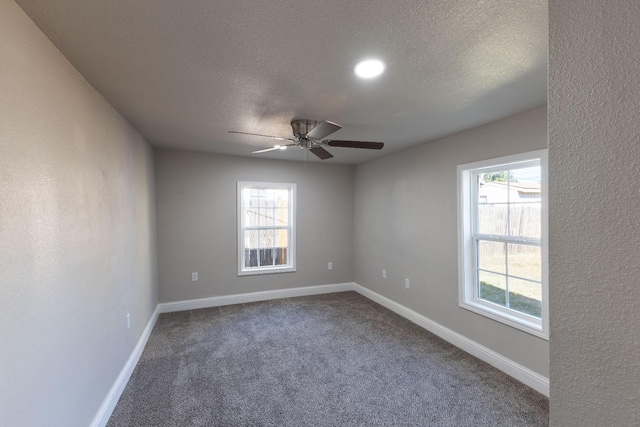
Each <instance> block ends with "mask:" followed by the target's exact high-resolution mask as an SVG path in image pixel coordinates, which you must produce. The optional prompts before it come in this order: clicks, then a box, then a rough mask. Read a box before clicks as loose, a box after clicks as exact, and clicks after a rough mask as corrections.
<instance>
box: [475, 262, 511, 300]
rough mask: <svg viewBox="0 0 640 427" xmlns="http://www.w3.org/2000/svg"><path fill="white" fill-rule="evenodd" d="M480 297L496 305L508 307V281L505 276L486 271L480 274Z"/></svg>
mask: <svg viewBox="0 0 640 427" xmlns="http://www.w3.org/2000/svg"><path fill="white" fill-rule="evenodd" d="M478 278H479V289H478V297H479V298H481V299H484V300H486V301H490V302H492V303H494V304H498V305H501V306H503V307H506V306H507V294H506V292H507V291H506V289H507V280H506V277H505V276H502V275H500V274H494V273H487V272H485V271H479V272H478Z"/></svg>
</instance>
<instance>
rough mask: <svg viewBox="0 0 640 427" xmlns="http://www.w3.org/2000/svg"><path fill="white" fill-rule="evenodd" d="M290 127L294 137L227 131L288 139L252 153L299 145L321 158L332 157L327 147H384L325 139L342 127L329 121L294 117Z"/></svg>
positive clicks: (370, 142) (366, 142)
mask: <svg viewBox="0 0 640 427" xmlns="http://www.w3.org/2000/svg"><path fill="white" fill-rule="evenodd" d="M291 129H292V131H293V136H294V138H282V137H279V136H271V135H262V134H259V133H249V132H238V131H234V130H230V131H228V132H229V133H237V134H241V135H251V136H260V137H263V138H270V139H276V140H278V141H289V142H290V144H284V145H282V144H276V145H274V146H273V147H269V148H264V149H262V150H256V151H252V153H253V154H259V153H266V152H268V151H274V150H286V149H287V147H295V146H297V147H300V148H302V149H306V150H309V151H310V152H311V153H312V154H314V155H315V156H316V157H318V158H319V159H321V160H326V159H330V158H332V157H333V155H332V154H331V153H329V152H328V151H327V150H325V149H324V147H323V146H327V147H344V148H364V149H369V150H381V149H382V147H384V143H382V142H372V141H342V140H334V139H326V140H324V138H326V137H327V136H329V135H331V134H332V133H334V132H337V131H339V130H340V129H342V126H340V125H339V124H337V123H333V122H330V121H327V120H325V121H322V122H319V121H317V120H308V119H294V120H292V121H291Z"/></svg>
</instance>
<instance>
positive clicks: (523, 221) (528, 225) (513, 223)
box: [509, 203, 542, 239]
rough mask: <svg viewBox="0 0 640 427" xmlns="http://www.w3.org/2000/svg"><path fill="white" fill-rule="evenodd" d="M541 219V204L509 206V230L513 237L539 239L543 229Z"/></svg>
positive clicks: (513, 204)
mask: <svg viewBox="0 0 640 427" xmlns="http://www.w3.org/2000/svg"><path fill="white" fill-rule="evenodd" d="M540 219H541V215H540V203H512V204H510V205H509V230H510V232H511V235H512V236H517V237H532V238H535V239H539V238H540V235H541V229H542V227H541V222H540Z"/></svg>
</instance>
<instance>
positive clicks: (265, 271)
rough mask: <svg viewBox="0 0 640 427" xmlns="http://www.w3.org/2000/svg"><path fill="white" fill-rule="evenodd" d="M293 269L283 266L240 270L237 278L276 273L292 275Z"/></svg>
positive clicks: (294, 269)
mask: <svg viewBox="0 0 640 427" xmlns="http://www.w3.org/2000/svg"><path fill="white" fill-rule="evenodd" d="M295 271H296V268H295V267H291V266H283V267H266V268H259V269H251V270H240V271H238V276H256V275H261V274H276V273H294V272H295Z"/></svg>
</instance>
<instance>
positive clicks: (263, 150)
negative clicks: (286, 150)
mask: <svg viewBox="0 0 640 427" xmlns="http://www.w3.org/2000/svg"><path fill="white" fill-rule="evenodd" d="M279 149H280V147H271V148H263V149H262V150H256V151H252V152H251V154H258V153H266V152H267V151H273V150H279Z"/></svg>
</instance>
